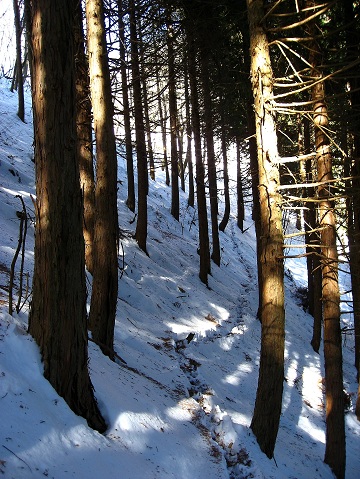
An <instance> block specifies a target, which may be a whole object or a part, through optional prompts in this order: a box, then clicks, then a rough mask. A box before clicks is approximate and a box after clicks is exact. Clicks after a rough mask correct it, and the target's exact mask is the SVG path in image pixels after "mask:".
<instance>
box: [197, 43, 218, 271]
mask: <svg viewBox="0 0 360 479" xmlns="http://www.w3.org/2000/svg"><path fill="white" fill-rule="evenodd" d="M200 62H201V79H202V82H201V83H202V89H203V95H204V105H203V108H204V123H205V141H206V150H207V165H208V180H209V193H210V216H211V233H212V253H211V259H212V260H213V261H214V263H215V264H216V265H217V266H220V241H219V225H218V197H217V194H218V192H217V180H216V162H215V147H214V131H213V129H214V127H213V120H212V99H211V93H210V84H209V76H210V69H209V57H208V51H207V49H206V48H205V46H202V48H200Z"/></svg>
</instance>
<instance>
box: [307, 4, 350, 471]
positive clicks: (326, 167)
mask: <svg viewBox="0 0 360 479" xmlns="http://www.w3.org/2000/svg"><path fill="white" fill-rule="evenodd" d="M316 3H317V0H315V1H314V0H308V2H307V5H308V6H314V5H315V4H316ZM316 31H317V30H316V26H315V24H314V23H311V24H310V31H309V33H310V35H312V36H313V34H315V33H316ZM309 63H310V64H311V66H312V72H311V77H312V78H314V79H316V80H317V82H316V83H315V84H314V85H313V86H312V89H311V94H312V100H313V121H314V129H315V148H316V160H317V171H318V182H319V183H321V186H319V187H318V197H319V200H320V202H319V206H318V208H319V225H320V228H321V231H320V237H321V255H322V257H321V270H322V278H323V279H322V303H323V316H324V357H325V388H326V448H325V462H326V464H328V465H329V466H330V467H331V469H332V470H333V472H334V474H335V475H336V477H337V478H338V479H341V478H343V477H345V421H344V394H343V379H342V378H343V376H342V345H341V329H340V294H339V284H338V255H337V246H336V219H335V213H334V200H333V199H332V198H331V193H330V189H329V183H328V182H329V181H331V180H332V179H333V176H332V158H331V152H330V143H329V139H328V136H327V134H326V133H325V131H324V130H326V129H327V128H328V122H329V121H328V111H327V106H326V103H325V85H324V82H322V81H321V77H322V73H321V71H320V70H319V68H318V65H321V63H322V58H321V52H320V49H319V46H318V45H317V42H316V41H315V40H313V41H312V42H311V49H310V58H309Z"/></svg>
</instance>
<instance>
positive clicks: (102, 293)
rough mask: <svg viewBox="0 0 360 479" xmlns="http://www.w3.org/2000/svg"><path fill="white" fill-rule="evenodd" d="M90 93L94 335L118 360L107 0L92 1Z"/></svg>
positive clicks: (91, 320)
mask: <svg viewBox="0 0 360 479" xmlns="http://www.w3.org/2000/svg"><path fill="white" fill-rule="evenodd" d="M86 22H87V42H88V54H89V71H90V92H91V103H92V107H93V118H94V130H95V141H96V188H95V206H96V218H95V230H94V253H95V254H94V274H93V285H92V295H91V305H90V315H89V327H90V329H91V331H92V334H93V339H94V340H95V341H96V342H98V343H99V344H100V345H103V346H101V347H102V351H103V353H104V354H106V355H108V356H109V357H110V358H111V359H114V358H113V354H112V351H113V347H114V344H113V343H114V325H115V316H116V303H117V292H118V261H117V245H118V228H119V227H118V216H117V158H116V144H115V134H114V125H113V114H114V110H113V104H112V97H111V84H110V72H109V64H108V56H107V50H106V39H105V26H104V9H103V1H102V0H87V1H86Z"/></svg>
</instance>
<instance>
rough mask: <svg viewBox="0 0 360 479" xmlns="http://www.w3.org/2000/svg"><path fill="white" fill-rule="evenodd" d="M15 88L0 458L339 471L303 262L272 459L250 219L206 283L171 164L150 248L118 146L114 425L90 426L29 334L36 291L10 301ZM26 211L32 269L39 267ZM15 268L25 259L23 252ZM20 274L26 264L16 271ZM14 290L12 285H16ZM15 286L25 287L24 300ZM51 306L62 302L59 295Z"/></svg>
mask: <svg viewBox="0 0 360 479" xmlns="http://www.w3.org/2000/svg"><path fill="white" fill-rule="evenodd" d="M16 101H17V100H16V95H15V94H11V93H10V92H9V91H8V85H7V84H6V83H5V82H4V81H1V82H0V229H1V240H0V288H1V289H0V302H1V310H0V424H1V427H0V471H1V472H2V474H3V475H4V477H6V478H9V479H10V478H11V479H12V478H13V479H21V478H40V477H44V476H45V477H49V478H55V479H65V478H66V479H68V478H70V477H74V478H86V479H98V478H109V479H110V478H111V479H114V478H119V479H146V478H149V479H155V478H157V479H167V478H176V479H212V478H213V479H228V478H236V479H238V478H250V477H253V478H259V479H260V478H276V479H278V478H283V479H285V478H286V479H289V478H297V479H300V478H304V479H309V478H331V477H332V473H331V471H330V470H329V468H328V467H327V466H326V465H324V463H323V456H324V442H325V419H324V399H323V391H322V381H321V378H322V376H323V361H322V357H321V355H320V356H319V355H317V354H315V353H314V352H313V350H312V348H311V346H310V339H311V325H312V320H311V317H310V316H309V315H308V314H306V313H304V311H303V310H302V308H301V307H300V305H299V304H300V302H299V300H298V299H297V296H296V293H297V289H298V287H299V286H301V281H302V278H303V277H304V274H305V273H304V264H303V263H302V262H301V261H295V260H292V262H291V263H289V264H288V268H289V269H290V270H291V273H290V271H289V272H288V275H287V279H286V282H287V296H286V310H287V335H286V371H285V375H286V381H285V383H284V400H283V414H282V418H281V425H280V430H279V435H278V441H277V446H276V449H275V460H269V459H267V457H266V456H264V455H263V454H262V453H261V452H260V450H259V448H258V446H257V443H256V440H255V438H254V436H253V434H252V432H251V430H250V429H249V424H250V421H251V415H252V411H253V407H254V400H255V393H256V387H257V376H258V366H259V349H260V324H259V322H258V321H257V320H256V309H257V291H256V288H257V282H256V262H255V240H254V228H253V225H252V222H251V220H250V218H249V217H248V219H247V221H246V228H247V230H246V232H245V233H244V234H242V233H241V232H240V231H239V230H238V228H237V227H236V221H235V218H234V217H231V221H230V223H229V225H228V227H227V229H226V231H225V233H222V234H221V237H220V241H221V248H222V262H221V267H220V268H218V267H217V266H215V265H213V266H212V276H211V277H210V278H209V288H206V287H205V286H204V285H203V284H202V283H201V282H200V281H199V279H198V262H199V258H198V255H197V219H196V214H195V211H194V210H193V209H192V208H187V197H186V194H183V193H182V194H181V219H180V222H176V221H175V220H174V219H173V218H172V217H171V215H170V212H169V211H170V189H169V188H168V187H166V185H165V182H164V180H163V177H162V172H161V171H159V172H157V180H156V182H151V183H150V193H149V238H148V252H149V256H146V255H145V254H144V253H142V252H141V251H140V250H139V248H138V247H137V245H136V243H135V242H134V240H133V238H132V233H133V231H134V225H135V223H133V222H132V220H133V214H132V213H131V212H130V211H129V210H128V209H127V208H126V206H125V197H126V174H125V165H124V162H123V160H122V159H121V158H119V179H120V180H121V181H122V186H121V188H120V189H119V199H118V205H119V220H120V226H121V228H122V230H123V232H122V238H121V246H122V248H121V256H120V258H119V265H120V267H121V275H120V276H121V277H120V278H119V300H118V313H117V321H116V329H115V349H116V351H117V353H118V354H119V355H120V356H121V357H122V358H123V359H124V360H125V361H126V363H127V365H124V364H122V363H119V364H118V363H113V362H111V361H110V360H109V359H108V358H106V357H104V356H103V355H102V354H101V352H100V351H99V349H98V348H97V347H96V346H95V345H94V344H93V343H91V342H90V343H89V356H90V361H89V368H90V373H91V378H92V381H93V384H94V387H95V394H96V397H97V400H98V402H99V405H100V408H101V411H102V413H103V415H104V416H105V418H106V420H107V422H108V424H109V429H108V431H107V432H106V434H104V435H100V434H98V433H97V432H95V431H93V430H91V429H89V427H88V426H87V424H86V422H85V421H84V420H83V419H82V418H80V417H78V416H76V415H74V413H72V411H71V410H70V409H69V408H68V407H67V405H66V403H65V402H64V401H63V399H62V398H60V397H59V396H58V395H57V394H56V392H55V391H54V389H53V388H52V387H51V386H50V384H49V383H48V382H47V381H46V380H45V379H44V378H43V376H42V364H41V359H40V356H39V352H38V348H37V346H36V344H35V343H34V341H33V340H32V338H31V337H30V336H29V335H28V334H27V332H26V329H27V313H28V304H27V303H26V304H25V305H24V307H23V308H22V310H21V312H20V313H19V314H16V313H15V314H13V316H10V315H9V314H8V313H7V308H8V305H7V287H8V281H9V268H10V265H11V261H12V258H13V256H14V252H15V249H16V247H17V241H18V234H19V219H18V218H17V215H16V211H17V210H20V211H21V202H20V199H19V198H17V197H16V196H17V195H21V196H22V198H23V199H24V201H25V203H26V205H27V209H28V212H29V214H30V215H31V216H33V211H32V208H33V207H32V201H31V198H30V195H34V193H35V190H34V168H33V167H34V165H33V163H32V161H31V159H32V126H31V112H30V104H29V102H28V105H27V119H28V123H27V124H23V123H21V122H20V120H19V119H18V118H17V116H16ZM33 244H34V243H33V225H32V224H29V229H28V235H27V246H26V255H25V272H28V273H29V274H30V275H31V273H32V268H33ZM16 269H17V271H18V270H19V264H18V263H17V268H16ZM16 284H18V277H16ZM15 289H16V288H15ZM16 299H17V298H16V297H15V300H16ZM54 307H55V305H54ZM352 355H353V339H352V338H351V337H348V338H347V341H346V343H344V371H345V381H346V388H347V391H348V392H349V393H352V394H353V395H354V399H355V392H356V383H355V369H354V368H353V366H352V363H353V357H352ZM346 424H347V475H346V477H347V479H355V478H357V477H358V471H359V470H360V459H359V456H360V455H359V450H360V449H359V446H360V424H359V423H358V422H357V421H356V418H355V416H354V414H353V410H352V408H351V410H350V411H349V412H348V413H347V415H346Z"/></svg>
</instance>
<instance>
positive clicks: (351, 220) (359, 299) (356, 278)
mask: <svg viewBox="0 0 360 479" xmlns="http://www.w3.org/2000/svg"><path fill="white" fill-rule="evenodd" d="M354 8H355V7H354V4H353V2H352V1H351V0H346V1H345V2H344V10H345V25H346V26H347V27H346V30H345V31H346V43H347V49H348V54H347V56H348V61H349V63H350V62H352V61H354V60H355V59H358V58H359V57H360V45H359V41H360V29H359V26H358V25H355V28H354V25H352V20H353V19H354V18H355V17H356V15H355V11H354ZM348 75H349V79H348V85H350V106H351V110H352V112H353V115H357V116H356V117H355V125H354V128H353V131H352V136H353V144H352V155H351V163H352V168H351V171H350V173H351V175H352V177H353V178H352V180H351V189H350V194H349V196H350V198H349V200H350V201H348V237H349V254H350V274H351V289H352V297H353V310H354V329H355V367H356V369H357V376H358V381H359V379H360V254H359V253H360V132H359V129H360V128H359V127H360V119H359V108H360V90H359V87H360V79H359V74H358V71H357V66H355V67H354V68H352V69H351V71H350V72H349V73H348Z"/></svg>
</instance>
